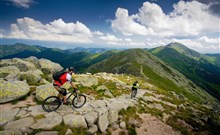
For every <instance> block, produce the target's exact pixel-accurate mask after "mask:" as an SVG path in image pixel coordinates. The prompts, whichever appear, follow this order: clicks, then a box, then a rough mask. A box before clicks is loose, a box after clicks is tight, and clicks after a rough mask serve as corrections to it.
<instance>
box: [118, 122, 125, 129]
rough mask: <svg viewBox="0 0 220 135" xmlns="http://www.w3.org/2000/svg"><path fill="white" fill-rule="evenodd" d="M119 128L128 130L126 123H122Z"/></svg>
mask: <svg viewBox="0 0 220 135" xmlns="http://www.w3.org/2000/svg"><path fill="white" fill-rule="evenodd" d="M119 127H120V128H122V129H126V123H125V122H124V121H122V122H121V123H120V124H119Z"/></svg>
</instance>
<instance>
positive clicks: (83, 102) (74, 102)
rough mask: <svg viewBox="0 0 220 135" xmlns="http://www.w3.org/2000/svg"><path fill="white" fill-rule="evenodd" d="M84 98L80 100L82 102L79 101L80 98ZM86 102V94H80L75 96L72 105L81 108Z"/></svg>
mask: <svg viewBox="0 0 220 135" xmlns="http://www.w3.org/2000/svg"><path fill="white" fill-rule="evenodd" d="M79 99H80V100H82V101H80V103H79V102H78V100H79ZM85 103H86V96H85V95H83V94H79V95H78V96H75V97H74V98H73V100H72V105H73V107H75V108H80V107H82V106H83V105H84V104H85Z"/></svg>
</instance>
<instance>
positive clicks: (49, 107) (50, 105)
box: [42, 96, 61, 112]
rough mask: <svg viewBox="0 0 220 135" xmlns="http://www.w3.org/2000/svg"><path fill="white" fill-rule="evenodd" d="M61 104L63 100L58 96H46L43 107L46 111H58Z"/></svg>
mask: <svg viewBox="0 0 220 135" xmlns="http://www.w3.org/2000/svg"><path fill="white" fill-rule="evenodd" d="M60 105H61V100H60V98H58V97H57V96H50V97H48V98H46V99H45V100H44V102H43V104H42V108H43V109H44V111H46V112H52V111H56V110H57V109H58V108H59V107H60Z"/></svg>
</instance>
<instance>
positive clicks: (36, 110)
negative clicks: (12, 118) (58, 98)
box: [27, 105, 47, 117]
mask: <svg viewBox="0 0 220 135" xmlns="http://www.w3.org/2000/svg"><path fill="white" fill-rule="evenodd" d="M27 112H29V113H30V115H31V116H33V117H35V116H38V115H44V114H46V113H47V112H45V111H44V110H43V109H42V106H41V105H36V106H30V107H29V108H28V109H27Z"/></svg>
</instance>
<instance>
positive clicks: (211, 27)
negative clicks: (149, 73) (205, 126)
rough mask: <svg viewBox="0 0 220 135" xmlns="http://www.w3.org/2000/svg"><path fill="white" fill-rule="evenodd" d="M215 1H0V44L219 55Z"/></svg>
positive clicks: (216, 5) (217, 5)
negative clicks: (183, 49)
mask: <svg viewBox="0 0 220 135" xmlns="http://www.w3.org/2000/svg"><path fill="white" fill-rule="evenodd" d="M219 3H220V2H219V1H218V0H196V1H194V0H193V1H192V0H188V1H179V0H1V1H0V6H1V9H0V14H1V16H0V23H1V24H0V37H1V44H13V43H16V42H22V43H26V44H31V45H42V46H47V47H57V48H62V49H66V48H73V47H76V46H81V47H108V48H153V47H157V46H163V45H166V44H169V43H170V42H180V43H182V44H184V45H186V46H187V47H189V48H192V49H194V50H196V51H198V52H202V53H219V49H220V48H219V41H220V38H219V33H220V28H219V16H220V15H219V14H220V13H219V8H216V7H219Z"/></svg>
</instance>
